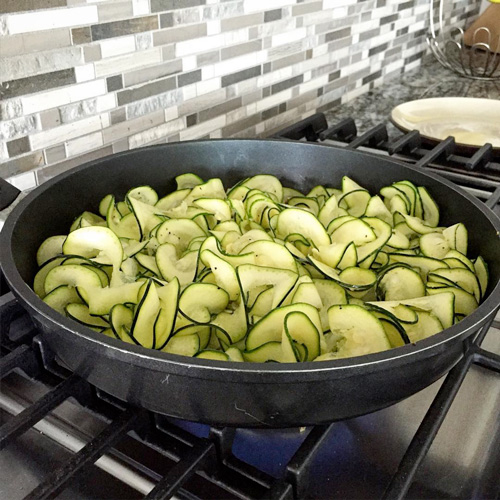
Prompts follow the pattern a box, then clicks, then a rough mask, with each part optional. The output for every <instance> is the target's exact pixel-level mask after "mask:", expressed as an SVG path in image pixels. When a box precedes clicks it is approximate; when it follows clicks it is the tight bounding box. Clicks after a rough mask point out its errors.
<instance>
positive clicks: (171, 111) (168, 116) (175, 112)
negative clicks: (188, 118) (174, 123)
mask: <svg viewBox="0 0 500 500" xmlns="http://www.w3.org/2000/svg"><path fill="white" fill-rule="evenodd" d="M176 118H179V108H178V107H177V106H170V107H169V108H166V109H165V121H166V122H169V121H171V120H175V119H176Z"/></svg>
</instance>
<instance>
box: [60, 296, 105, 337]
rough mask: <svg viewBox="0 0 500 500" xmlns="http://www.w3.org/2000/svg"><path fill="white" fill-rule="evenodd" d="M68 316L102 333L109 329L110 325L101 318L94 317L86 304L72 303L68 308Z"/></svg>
mask: <svg viewBox="0 0 500 500" xmlns="http://www.w3.org/2000/svg"><path fill="white" fill-rule="evenodd" d="M66 314H67V316H68V317H69V318H71V319H73V320H75V321H77V322H78V323H81V324H82V325H85V326H88V327H90V328H92V329H95V330H98V331H101V330H103V329H106V328H109V323H108V322H107V321H105V320H104V319H103V318H101V317H100V316H93V315H91V314H90V312H89V308H88V307H87V306H86V305H85V304H76V303H74V302H73V303H70V304H68V305H67V306H66Z"/></svg>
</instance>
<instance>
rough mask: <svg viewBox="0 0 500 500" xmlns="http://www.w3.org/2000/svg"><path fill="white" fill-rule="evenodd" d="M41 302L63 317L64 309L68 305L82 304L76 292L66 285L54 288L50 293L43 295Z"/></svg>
mask: <svg viewBox="0 0 500 500" xmlns="http://www.w3.org/2000/svg"><path fill="white" fill-rule="evenodd" d="M43 301H44V302H45V303H46V304H47V305H48V306H50V307H52V309H55V310H56V311H57V312H58V313H60V314H62V315H63V316H64V315H65V313H66V307H67V306H68V304H81V303H82V299H81V298H80V296H79V295H78V294H77V293H76V290H75V289H74V288H73V287H71V286H67V285H61V286H58V287H57V288H54V289H53V290H51V291H50V293H48V294H47V295H45V297H44V298H43Z"/></svg>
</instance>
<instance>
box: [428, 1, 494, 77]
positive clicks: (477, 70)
mask: <svg viewBox="0 0 500 500" xmlns="http://www.w3.org/2000/svg"><path fill="white" fill-rule="evenodd" d="M445 4H449V5H452V4H453V2H451V1H449V0H436V1H435V0H431V1H430V3H429V21H430V33H429V35H428V36H427V45H428V46H429V48H430V49H431V51H432V53H433V54H434V56H435V57H436V59H437V60H438V61H439V62H440V63H441V64H442V65H443V66H444V67H445V68H448V69H450V70H452V71H453V72H455V73H457V74H458V75H460V76H465V77H467V78H472V79H476V80H497V79H500V71H499V69H500V38H498V41H496V40H495V37H493V34H492V33H491V31H490V30H489V29H488V28H487V27H483V26H482V27H480V28H478V29H476V30H475V31H474V34H473V38H472V44H471V45H470V46H468V45H467V44H466V42H465V40H464V30H463V29H462V28H461V27H455V26H453V27H449V26H446V23H445V22H444V15H443V12H444V9H445ZM436 5H437V6H438V7H437V10H438V23H437V24H438V25H437V26H436V23H435V22H434V17H435V11H436ZM484 37H485V39H486V40H488V41H487V42H484V41H482V40H483V38H484Z"/></svg>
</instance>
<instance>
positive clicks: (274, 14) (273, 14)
mask: <svg viewBox="0 0 500 500" xmlns="http://www.w3.org/2000/svg"><path fill="white" fill-rule="evenodd" d="M282 17H283V12H282V10H281V9H274V10H268V11H267V12H264V22H265V23H270V22H272V21H278V20H279V19H281V18H282Z"/></svg>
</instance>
